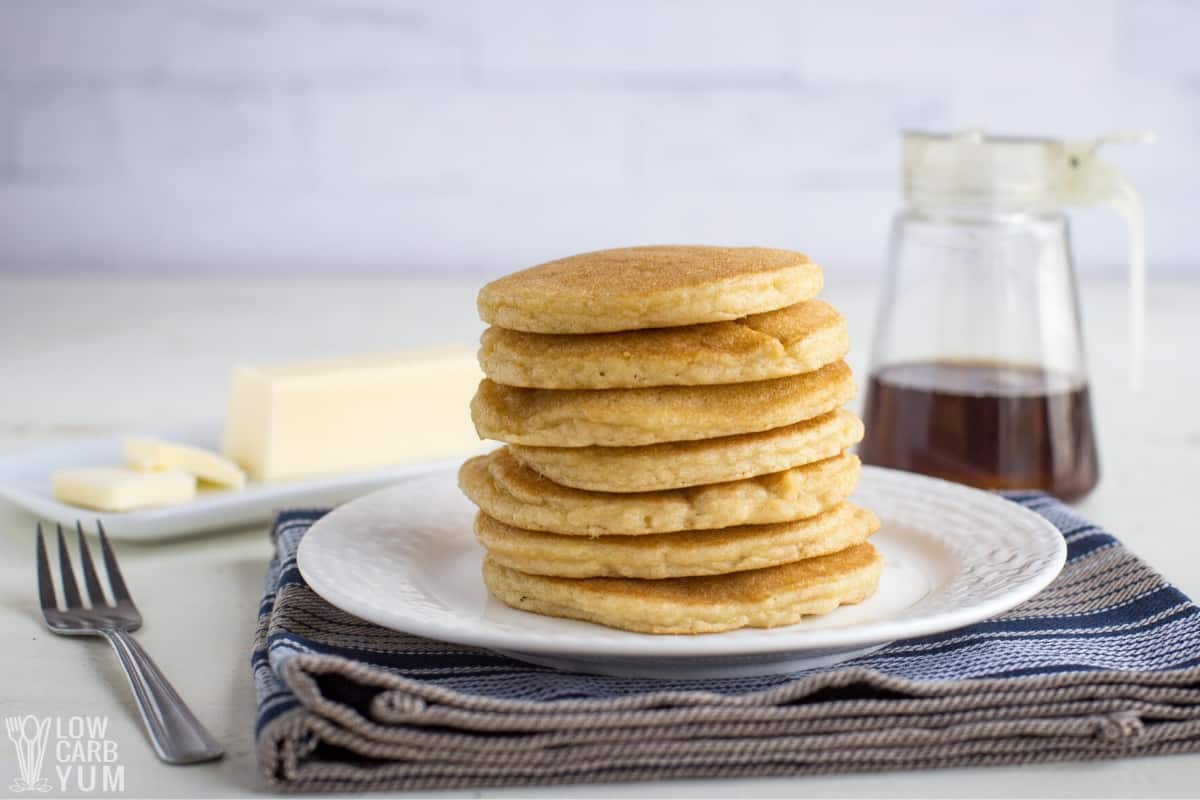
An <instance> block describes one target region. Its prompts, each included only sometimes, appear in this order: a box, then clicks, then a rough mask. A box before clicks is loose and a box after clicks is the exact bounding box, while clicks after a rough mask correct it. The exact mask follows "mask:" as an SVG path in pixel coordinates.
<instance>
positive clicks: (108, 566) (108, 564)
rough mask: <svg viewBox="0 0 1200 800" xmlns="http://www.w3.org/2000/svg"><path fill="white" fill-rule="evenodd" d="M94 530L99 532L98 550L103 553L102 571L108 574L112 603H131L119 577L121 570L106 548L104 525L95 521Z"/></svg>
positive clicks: (131, 600) (130, 598) (115, 558)
mask: <svg viewBox="0 0 1200 800" xmlns="http://www.w3.org/2000/svg"><path fill="white" fill-rule="evenodd" d="M96 530H97V531H99V532H100V549H101V551H103V553H104V571H105V572H107V573H108V588H110V589H112V597H113V602H114V603H120V602H126V603H132V602H133V598H132V597H130V596H129V590H128V589H126V588H125V579H124V578H122V577H121V568H120V567H118V566H117V557H116V556H115V555H113V551H112V548H111V547H109V546H108V535H107V534H106V533H105V532H104V523H102V522H101V521H100V520H96Z"/></svg>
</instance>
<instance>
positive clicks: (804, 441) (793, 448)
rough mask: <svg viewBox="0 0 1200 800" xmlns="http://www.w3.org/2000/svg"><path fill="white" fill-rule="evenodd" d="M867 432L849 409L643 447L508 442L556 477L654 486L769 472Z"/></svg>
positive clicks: (626, 487) (606, 486)
mask: <svg viewBox="0 0 1200 800" xmlns="http://www.w3.org/2000/svg"><path fill="white" fill-rule="evenodd" d="M862 436H863V424H862V422H861V421H860V420H859V419H858V417H856V416H854V415H853V414H851V413H850V412H849V411H846V410H845V409H838V410H837V411H830V412H829V413H828V414H822V415H821V416H819V417H814V418H813V419H809V420H805V421H804V422H797V423H796V424H795V425H787V426H784V427H782V428H771V429H770V430H766V431H760V432H758V433H743V434H738V435H737V436H722V437H719V438H716V439H696V440H693V441H690V442H664V443H662V444H647V445H642V446H640V447H530V446H528V445H519V444H514V445H510V446H509V448H508V449H509V452H511V453H512V455H513V458H515V459H517V461H520V462H521V463H522V464H524V465H525V466H527V467H529V468H530V469H533V470H536V471H537V472H539V473H541V474H542V475H544V476H546V477H547V478H549V479H550V480H552V481H554V482H555V483H560V484H562V485H563V486H573V487H575V488H576V489H588V490H590V491H594V492H652V491H658V490H661V489H678V488H680V487H683V486H698V485H700V484H702V483H723V482H725V481H734V480H740V479H742V478H750V477H753V476H755V475H766V474H767V473H769V472H780V471H782V470H785V469H791V468H792V467H799V466H802V465H804V464H811V463H812V462H814V461H823V460H824V459H826V458H832V457H834V456H836V455H837V454H838V453H840V452H842V451H843V450H846V449H847V448H849V447H852V446H853V445H854V444H855V443H857V442H858V441H860V440H861V439H862Z"/></svg>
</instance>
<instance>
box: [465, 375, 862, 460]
mask: <svg viewBox="0 0 1200 800" xmlns="http://www.w3.org/2000/svg"><path fill="white" fill-rule="evenodd" d="M853 396H854V380H853V379H852V377H851V375H850V368H849V367H848V366H846V363H845V362H844V361H836V362H834V363H832V364H828V365H826V366H824V367H822V368H821V369H818V370H814V371H813V372H805V373H802V374H800V375H792V376H790V377H787V378H775V379H772V380H767V381H755V382H753V383H727V384H720V385H714V386H661V387H652V388H645V389H523V388H518V387H513V386H502V385H500V384H498V383H495V382H494V381H490V380H486V379H485V380H484V381H482V382H481V383H480V384H479V390H478V391H477V392H476V393H475V397H474V399H473V400H472V401H471V418H472V419H473V420H474V421H475V430H476V431H477V432H478V433H479V435H480V437H482V438H485V439H498V440H500V441H502V442H509V443H512V444H528V445H540V446H548V447H585V446H588V445H603V446H617V447H620V446H627V445H644V444H656V443H658V442H677V441H687V440H692V439H709V438H713V437H717V436H732V435H735V434H739V433H752V432H755V431H764V430H768V429H770V428H781V427H783V426H785V425H792V424H794V423H796V422H800V421H802V420H806V419H812V418H813V417H817V416H820V415H821V414H826V413H828V412H830V411H833V410H834V409H835V408H838V407H839V406H841V405H842V404H843V403H845V402H846V401H847V400H849V399H850V398H851V397H853Z"/></svg>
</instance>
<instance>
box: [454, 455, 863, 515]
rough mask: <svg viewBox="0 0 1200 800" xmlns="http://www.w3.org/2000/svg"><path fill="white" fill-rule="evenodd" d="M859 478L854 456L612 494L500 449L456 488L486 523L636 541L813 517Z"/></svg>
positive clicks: (465, 470)
mask: <svg viewBox="0 0 1200 800" xmlns="http://www.w3.org/2000/svg"><path fill="white" fill-rule="evenodd" d="M858 473H859V461H858V457H857V456H854V455H851V454H849V453H845V454H842V455H839V456H835V457H834V458H828V459H825V460H824V461H818V462H816V463H815V464H806V465H805V466H803V467H796V468H794V469H789V470H784V471H782V472H773V473H771V474H770V475H759V476H758V477H755V478H746V479H744V480H740V481H730V482H728V483H715V484H708V485H706V486H692V487H689V488H686V489H671V490H668V491H661V492H638V493H634V494H616V493H612V492H588V491H584V490H582V489H573V488H571V487H569V486H560V485H559V484H557V483H554V482H553V481H551V480H549V479H547V478H544V477H542V476H541V475H539V474H538V473H536V472H534V471H533V470H531V469H529V468H528V467H523V466H521V464H520V463H518V462H517V460H516V459H514V458H513V457H512V454H511V453H509V452H508V450H507V448H501V449H499V450H496V451H493V452H491V453H488V454H487V455H484V456H478V457H476V458H472V459H470V460H469V461H467V462H466V463H465V464H463V466H462V468H461V469H460V470H459V472H458V485H459V487H460V488H461V489H462V491H463V493H464V494H466V495H467V497H468V498H470V499H471V501H472V502H473V503H475V505H477V506H479V507H480V508H481V509H482V510H483V511H484V512H486V513H487V514H488V515H489V516H492V517H495V518H496V519H498V520H500V521H501V522H505V523H507V524H509V525H513V526H515V527H518V528H527V529H529V530H535V531H549V532H551V533H561V534H566V535H574V536H600V535H603V534H619V535H623V536H639V535H645V534H650V533H668V532H671V531H683V530H707V529H710V528H728V527H730V526H733V525H764V524H768V523H772V522H790V521H792V520H797V519H802V518H804V517H811V516H814V515H816V514H820V513H821V512H822V511H827V510H829V509H831V508H833V507H834V506H836V505H838V504H839V503H841V502H842V501H843V500H845V499H846V498H847V497H848V496H849V495H850V492H851V491H852V490H853V489H854V484H855V482H856V481H857V480H858Z"/></svg>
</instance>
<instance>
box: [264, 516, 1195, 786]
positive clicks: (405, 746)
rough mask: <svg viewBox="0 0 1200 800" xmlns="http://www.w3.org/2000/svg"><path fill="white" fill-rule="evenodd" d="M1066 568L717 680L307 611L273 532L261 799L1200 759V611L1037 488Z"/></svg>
mask: <svg viewBox="0 0 1200 800" xmlns="http://www.w3.org/2000/svg"><path fill="white" fill-rule="evenodd" d="M1009 497H1010V499H1011V500H1013V501H1014V502H1017V503H1021V504H1022V505H1024V506H1026V507H1027V508H1030V509H1033V510H1034V511H1036V512H1037V513H1039V514H1041V515H1042V516H1044V517H1045V518H1046V519H1048V520H1050V522H1052V523H1054V525H1056V526H1057V527H1058V528H1059V530H1060V531H1062V534H1063V536H1064V537H1065V538H1066V540H1067V544H1068V561H1067V565H1066V567H1065V568H1064V569H1063V571H1062V574H1061V575H1059V577H1058V578H1057V579H1056V580H1055V581H1054V583H1053V584H1051V586H1050V587H1049V588H1047V589H1046V590H1045V591H1043V592H1042V593H1041V594H1039V595H1037V596H1036V597H1034V598H1033V599H1032V600H1030V601H1028V602H1027V603H1025V604H1024V605H1022V606H1020V607H1018V608H1016V609H1014V610H1012V611H1011V612H1009V613H1007V614H1005V615H1003V616H1001V617H998V618H996V619H992V620H988V621H986V622H982V623H979V624H977V625H971V626H969V627H966V628H962V629H959V630H956V631H953V632H951V633H947V634H942V635H939V636H929V637H925V638H921V639H910V640H906V641H900V642H896V643H894V644H892V645H889V646H888V647H886V648H884V649H882V650H878V651H876V652H874V653H871V654H869V655H866V656H863V657H860V658H857V659H855V660H853V661H848V662H844V663H842V664H838V665H837V666H834V667H828V668H822V669H813V670H806V671H802V672H796V673H792V674H788V675H773V676H767V677H756V678H731V679H720V680H647V679H638V678H611V677H601V676H595V675H582V674H574V673H565V672H558V671H555V670H551V669H546V668H542V667H536V666H532V665H529V664H524V663H522V662H519V661H514V660H512V659H509V658H505V657H503V656H500V655H497V654H495V653H492V652H489V651H487V650H481V649H477V648H473V647H463V646H460V645H454V644H446V643H444V642H436V641H431V640H429V639H422V638H418V637H415V636H408V635H405V634H403V633H395V632H393V631H389V630H385V629H383V628H380V627H377V626H375V625H372V624H370V623H367V622H364V621H362V620H360V619H357V618H356V617H353V616H350V615H349V614H346V613H343V612H341V611H339V610H338V609H336V608H334V607H333V606H331V605H329V604H328V603H326V602H325V601H324V600H322V599H321V598H320V597H318V596H317V595H316V594H315V593H313V591H312V590H311V589H309V588H308V586H307V585H306V584H305V582H304V579H303V578H302V577H301V576H300V574H299V572H298V571H297V569H296V546H297V544H298V543H299V541H300V538H301V537H302V536H304V533H305V531H307V530H308V528H309V526H310V525H312V523H313V522H314V521H315V520H316V519H317V518H318V517H319V516H320V512H301V511H297V512H288V513H284V514H282V515H281V516H280V517H279V519H278V521H277V522H276V525H275V530H274V536H275V540H276V544H277V553H278V554H277V556H276V558H275V560H274V561H273V562H272V563H271V567H270V571H269V573H268V575H267V580H266V594H265V596H264V597H263V601H262V606H261V608H260V612H259V625H258V633H257V636H256V638H255V643H254V653H253V656H252V659H251V660H252V666H253V669H254V677H255V682H256V688H257V692H258V717H257V731H256V734H257V746H258V759H259V763H260V765H261V767H262V770H263V772H264V773H265V774H266V776H267V778H268V780H269V781H270V782H271V783H272V785H274V786H275V787H277V788H280V789H286V790H299V791H303V790H307V791H340V792H357V791H361V790H368V789H414V788H448V787H468V786H485V785H492V786H496V785H502V784H510V785H511V784H563V783H584V782H607V781H631V780H655V779H662V778H673V777H739V776H752V775H753V776H762V775H802V774H814V773H830V772H857V771H874V770H890V769H912V768H927V767H950V766H965V765H984V764H1017V763H1024V762H1038V761H1060V760H1076V759H1098V758H1116V757H1121V756H1134V755H1149V754H1161V753H1180V752H1194V751H1197V750H1200V609H1197V607H1196V605H1195V604H1193V603H1192V602H1191V601H1190V600H1189V599H1188V598H1187V597H1185V596H1184V595H1183V594H1182V593H1181V592H1179V591H1178V590H1177V589H1175V588H1174V587H1172V586H1170V585H1169V584H1167V583H1166V582H1165V581H1164V580H1163V578H1162V577H1161V576H1159V575H1158V574H1157V573H1156V572H1154V570H1152V569H1150V567H1148V566H1147V565H1146V564H1144V563H1143V562H1142V561H1140V560H1139V559H1138V558H1137V557H1135V556H1133V555H1132V554H1130V553H1129V551H1128V550H1126V549H1125V548H1124V547H1122V546H1121V543H1120V542H1118V541H1117V540H1116V539H1115V538H1113V537H1112V536H1111V535H1109V534H1108V533H1106V532H1104V531H1103V530H1101V529H1100V528H1098V527H1097V526H1095V525H1092V524H1089V523H1088V522H1087V521H1086V520H1084V519H1082V518H1080V517H1079V516H1077V515H1075V514H1074V513H1073V512H1071V511H1070V510H1069V509H1068V508H1066V507H1065V506H1063V505H1062V504H1061V503H1059V502H1058V501H1056V500H1054V499H1052V498H1050V497H1047V496H1044V495H1040V494H1012V495H1010V496H1009Z"/></svg>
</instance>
